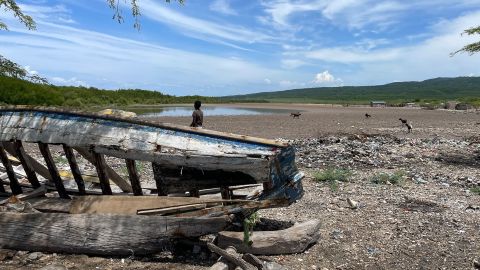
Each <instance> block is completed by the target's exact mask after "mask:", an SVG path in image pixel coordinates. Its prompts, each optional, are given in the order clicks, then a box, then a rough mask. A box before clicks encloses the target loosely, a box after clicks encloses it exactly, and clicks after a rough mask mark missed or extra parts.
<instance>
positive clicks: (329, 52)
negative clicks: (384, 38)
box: [305, 47, 400, 64]
mask: <svg viewBox="0 0 480 270" xmlns="http://www.w3.org/2000/svg"><path fill="white" fill-rule="evenodd" d="M399 50H400V49H398V48H392V49H382V50H364V49H361V48H355V47H338V48H325V49H318V50H314V51H310V52H306V53H305V56H306V57H307V58H312V59H317V60H322V61H326V62H337V63H345V64H351V63H365V62H379V61H389V60H393V59H396V58H398V56H399V55H400V52H399Z"/></svg>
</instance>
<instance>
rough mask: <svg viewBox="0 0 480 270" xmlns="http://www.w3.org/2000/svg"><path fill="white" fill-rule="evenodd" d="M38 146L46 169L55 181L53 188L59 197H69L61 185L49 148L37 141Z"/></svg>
mask: <svg viewBox="0 0 480 270" xmlns="http://www.w3.org/2000/svg"><path fill="white" fill-rule="evenodd" d="M38 147H39V148H40V152H41V153H42V156H43V158H44V159H45V163H46V164H47V168H48V171H49V172H50V175H51V176H52V179H53V183H55V188H56V189H57V192H58V194H59V195H60V198H63V199H69V198H70V196H69V195H68V194H67V191H66V190H65V186H63V182H62V178H61V177H60V175H59V174H58V170H57V166H56V165H55V162H54V161H53V158H52V154H51V153H50V148H49V147H48V144H46V143H38Z"/></svg>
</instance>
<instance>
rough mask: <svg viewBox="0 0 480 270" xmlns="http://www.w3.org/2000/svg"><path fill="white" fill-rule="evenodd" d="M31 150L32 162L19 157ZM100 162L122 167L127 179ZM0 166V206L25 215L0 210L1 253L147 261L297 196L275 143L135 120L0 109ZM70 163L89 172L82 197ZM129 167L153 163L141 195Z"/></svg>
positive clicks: (296, 182)
mask: <svg viewBox="0 0 480 270" xmlns="http://www.w3.org/2000/svg"><path fill="white" fill-rule="evenodd" d="M27 146H28V147H27ZM33 146H35V148H36V149H38V151H39V153H40V154H41V157H42V158H41V159H39V158H36V157H35V155H33V154H31V153H28V149H32V147H33ZM52 147H57V148H58V147H61V149H62V151H63V152H64V155H65V157H66V159H67V160H68V166H69V168H70V172H71V174H70V178H73V180H72V181H74V182H75V185H76V186H75V188H72V187H65V185H64V183H65V180H66V179H65V176H63V178H62V176H61V174H60V172H59V169H58V166H57V164H56V161H55V159H54V158H53V155H52V152H51V148H52ZM109 157H113V158H117V159H122V160H124V163H125V166H126V169H127V172H126V175H128V176H123V175H122V174H121V173H119V171H118V169H116V168H114V167H112V166H110V165H109V164H107V162H106V158H109ZM0 158H1V163H2V164H3V165H2V166H0V195H1V196H3V197H4V201H3V202H0V207H3V209H4V210H5V209H7V210H8V208H9V207H10V208H12V207H13V208H15V209H17V208H18V205H22V204H25V203H28V205H29V209H31V210H32V211H29V212H27V213H26V212H23V211H17V212H16V213H12V212H11V211H0V226H1V228H2V229H0V247H3V248H11V249H23V250H35V251H51V252H68V253H86V254H104V255H131V254H132V253H134V254H148V253H153V252H156V251H159V250H162V248H164V247H165V246H166V245H167V243H168V242H169V241H171V240H172V239H175V238H179V237H198V236H202V235H206V234H211V233H216V232H219V231H221V230H223V229H225V228H226V227H227V226H229V225H231V224H232V223H234V222H236V221H239V220H243V218H245V217H246V216H248V215H250V214H251V213H253V212H254V211H256V210H258V209H262V208H271V207H282V206H288V205H289V204H291V203H293V202H295V201H296V200H298V199H300V198H301V197H302V195H303V188H302V183H301V179H302V178H303V173H301V172H299V171H298V169H297V167H296V165H295V152H294V149H293V147H292V146H290V145H288V144H286V143H284V142H279V141H275V140H267V139H260V138H254V137H248V136H242V135H235V134H230V133H223V132H217V131H211V130H206V129H198V128H191V127H184V126H179V125H172V124H163V123H162V124H159V123H154V122H150V121H145V120H141V119H138V118H124V117H116V116H108V115H98V114H91V113H84V112H72V111H63V110H55V109H48V108H30V107H18V106H17V107H4V108H0ZM78 158H82V159H84V160H86V161H87V162H89V163H91V165H93V166H94V167H95V171H96V178H97V179H98V185H99V189H98V190H91V189H88V188H86V186H85V177H86V176H85V175H84V174H83V173H82V171H81V169H80V168H79V165H78V162H77V159H78ZM137 162H149V163H151V164H152V170H153V178H154V182H155V187H154V188H148V189H146V188H145V187H142V183H141V181H140V176H139V172H138V171H137V166H136V163H137ZM13 163H18V165H17V166H14V165H15V164H13ZM22 179H23V180H24V181H21V180H22ZM142 180H143V179H142ZM111 182H112V183H111ZM113 184H114V185H113ZM112 187H114V188H113V189H112ZM252 187H257V188H256V189H255V190H252V191H251V192H249V193H248V194H247V195H241V196H239V195H238V194H235V192H236V191H237V190H243V189H244V188H250V189H251V188H252ZM116 190H118V191H116ZM211 194H218V197H215V196H213V195H211ZM12 195H15V196H14V197H11V196H12ZM131 195H133V196H131ZM179 196H180V197H179ZM9 197H10V199H7V198H9ZM12 198H14V199H12ZM24 208H25V207H24ZM22 209H23V208H22ZM18 212H20V213H18Z"/></svg>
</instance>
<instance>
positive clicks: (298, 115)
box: [290, 112, 302, 118]
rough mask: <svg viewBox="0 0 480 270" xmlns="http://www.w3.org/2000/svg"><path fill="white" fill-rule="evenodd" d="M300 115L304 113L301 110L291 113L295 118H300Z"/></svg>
mask: <svg viewBox="0 0 480 270" xmlns="http://www.w3.org/2000/svg"><path fill="white" fill-rule="evenodd" d="M300 115H302V114H301V113H300V112H296V113H293V112H292V113H290V116H293V118H300Z"/></svg>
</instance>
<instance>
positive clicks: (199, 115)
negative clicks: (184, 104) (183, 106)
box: [190, 100, 203, 128]
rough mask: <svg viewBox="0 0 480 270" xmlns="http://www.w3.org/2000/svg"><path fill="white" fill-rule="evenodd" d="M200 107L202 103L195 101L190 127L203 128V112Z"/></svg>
mask: <svg viewBox="0 0 480 270" xmlns="http://www.w3.org/2000/svg"><path fill="white" fill-rule="evenodd" d="M201 106H202V102H201V101H200V100H197V101H195V103H194V104H193V107H195V111H193V113H192V123H191V124H190V126H191V127H200V128H201V127H202V126H203V112H202V110H201V109H200V107H201Z"/></svg>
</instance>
